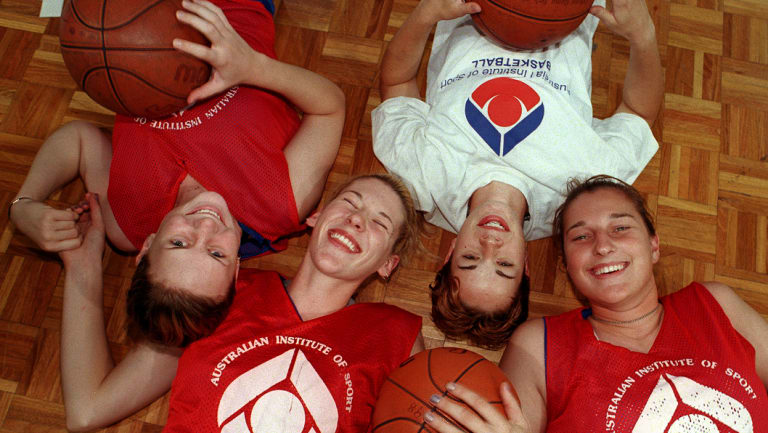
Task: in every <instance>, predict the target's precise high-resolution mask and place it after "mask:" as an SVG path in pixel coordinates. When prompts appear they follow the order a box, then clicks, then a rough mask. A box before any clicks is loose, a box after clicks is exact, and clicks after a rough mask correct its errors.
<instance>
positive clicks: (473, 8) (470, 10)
mask: <svg viewBox="0 0 768 433" xmlns="http://www.w3.org/2000/svg"><path fill="white" fill-rule="evenodd" d="M464 11H465V12H464V13H467V14H476V13H479V12H482V11H483V9H482V8H481V7H480V5H479V4H477V3H474V2H469V3H464Z"/></svg>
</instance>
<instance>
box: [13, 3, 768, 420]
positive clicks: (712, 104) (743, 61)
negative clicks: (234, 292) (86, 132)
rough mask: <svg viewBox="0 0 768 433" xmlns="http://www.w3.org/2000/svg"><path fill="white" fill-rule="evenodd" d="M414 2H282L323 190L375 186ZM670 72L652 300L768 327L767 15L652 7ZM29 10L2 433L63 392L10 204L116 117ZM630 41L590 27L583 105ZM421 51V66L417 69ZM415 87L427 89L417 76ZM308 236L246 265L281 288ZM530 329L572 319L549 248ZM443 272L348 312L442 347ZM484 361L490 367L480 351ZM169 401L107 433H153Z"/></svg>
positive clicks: (24, 17)
mask: <svg viewBox="0 0 768 433" xmlns="http://www.w3.org/2000/svg"><path fill="white" fill-rule="evenodd" d="M416 4H417V0H282V1H280V2H278V11H277V15H276V23H277V52H278V56H279V58H281V59H282V60H284V61H287V62H290V63H294V64H297V65H301V66H304V67H307V68H309V69H312V70H314V71H317V72H319V73H321V74H323V75H325V76H326V77H328V78H330V79H331V80H333V81H334V82H336V83H337V84H338V85H339V86H341V88H342V89H343V90H344V93H345V94H346V96H347V121H346V125H345V128H344V134H343V140H342V144H341V150H340V152H339V155H338V158H337V159H336V164H335V166H334V168H333V171H332V173H331V175H330V178H329V181H328V186H327V190H332V189H333V188H334V187H335V186H336V185H338V184H340V183H341V182H343V181H344V180H345V179H347V178H348V177H349V176H351V175H355V174H359V173H367V172H371V171H382V170H383V169H382V167H381V165H380V164H379V163H378V161H376V159H375V157H374V155H373V151H372V148H371V121H370V112H371V110H372V109H373V108H374V107H375V106H376V105H377V104H378V103H379V102H380V96H379V92H378V90H377V86H378V83H377V79H378V73H377V72H378V66H379V62H380V60H381V57H382V55H383V53H384V50H385V48H386V46H387V43H388V41H389V40H390V39H391V38H392V36H393V35H394V33H395V32H396V30H397V29H398V27H399V26H400V25H401V24H402V22H403V21H404V20H405V18H406V17H407V16H408V14H409V12H410V11H411V10H412V9H413V8H414V7H415V5H416ZM648 5H649V8H650V9H651V10H652V14H653V16H654V19H655V23H656V30H657V34H658V41H659V46H660V50H661V55H662V62H663V65H664V67H665V71H666V94H665V98H664V107H663V110H662V112H661V114H660V115H659V118H658V120H657V122H656V125H655V126H654V133H655V134H656V137H657V138H658V139H659V142H660V143H661V148H660V150H659V152H658V153H657V154H656V156H655V157H654V158H653V160H652V161H651V163H650V164H649V165H648V167H647V168H646V169H645V171H644V172H643V174H642V175H641V177H640V178H639V179H638V181H637V182H636V186H637V187H638V188H639V189H640V190H641V191H642V192H643V193H644V194H646V195H647V198H648V201H649V203H650V205H651V208H652V210H653V211H654V213H655V215H656V218H657V222H658V231H659V236H660V238H661V244H662V259H661V263H660V265H658V266H657V271H658V272H657V273H658V276H657V280H658V282H659V284H660V286H661V288H662V291H663V292H665V293H666V292H669V291H674V290H676V289H678V288H680V287H682V286H683V285H684V284H687V283H688V282H690V281H692V280H712V279H714V280H718V281H722V282H724V283H727V284H730V285H731V286H733V287H735V288H737V289H738V291H739V293H740V295H741V296H742V297H743V298H744V299H745V300H747V302H749V303H750V304H751V305H752V306H753V307H754V308H756V309H757V310H758V311H759V312H760V313H762V314H763V315H764V316H765V317H768V2H766V1H765V0H648ZM39 9H40V0H0V173H1V175H0V202H1V203H2V207H0V433H6V432H58V431H65V427H64V426H65V424H64V409H63V406H62V398H61V389H60V385H59V338H60V316H61V304H62V272H61V266H60V264H59V262H58V260H57V257H55V256H52V255H46V254H42V253H41V252H40V251H39V250H36V249H35V248H34V247H33V245H32V244H31V242H30V241H29V240H28V239H27V238H25V237H24V236H23V235H20V234H16V233H14V229H13V227H12V225H11V224H10V223H9V222H8V221H7V217H6V209H7V204H8V202H9V200H10V199H11V198H13V196H14V194H15V193H16V191H17V190H18V188H19V186H20V185H21V182H22V181H23V179H24V177H25V175H26V173H27V170H28V169H29V166H30V164H31V162H32V159H33V157H34V156H35V153H36V151H37V149H38V148H39V146H40V145H41V143H42V141H43V139H44V138H45V137H46V136H47V135H48V134H50V133H51V132H52V131H53V130H55V129H56V128H57V127H58V126H60V125H62V124H63V123H65V122H68V121H71V120H73V119H85V120H89V121H92V122H96V123H98V124H101V125H104V126H107V127H108V126H110V125H111V123H112V115H111V113H110V112H109V111H106V110H105V109H103V108H101V107H99V106H98V105H96V104H95V103H93V102H92V101H91V100H90V99H89V98H88V97H87V96H86V95H85V94H84V93H82V92H80V91H78V90H77V88H76V86H75V84H74V82H73V81H72V80H71V79H70V77H69V75H68V74H67V71H66V69H65V67H64V64H63V62H62V58H61V55H60V52H59V46H58V37H57V28H58V20H57V19H43V18H38V17H37V15H38V12H39ZM628 51H629V47H628V44H627V43H626V41H624V40H621V39H618V38H615V37H613V36H612V35H611V34H610V33H608V32H607V31H606V30H605V29H603V28H600V29H599V30H598V33H597V35H596V49H595V51H594V54H593V64H594V67H593V69H594V77H593V97H592V99H593V102H594V109H595V113H596V115H597V116H600V117H603V116H607V115H609V114H610V113H611V112H612V111H613V110H614V108H615V107H616V105H617V104H618V102H619V100H620V97H621V88H622V80H623V77H624V73H625V70H626V67H627V61H628V54H629V53H628ZM428 54H429V52H428V51H427V53H425V57H424V64H426V59H427V56H428ZM421 78H422V82H423V80H424V76H423V74H422V77H421ZM83 192H84V191H83V186H82V184H81V183H80V182H79V181H76V182H73V183H72V184H71V185H69V186H67V187H66V188H64V189H63V190H62V191H60V192H58V193H57V194H55V195H54V196H53V197H52V198H51V202H52V203H54V204H58V205H61V206H65V205H67V204H71V203H74V202H76V201H77V200H78V198H79V197H80V196H81V195H82V194H83ZM434 232H435V233H433V234H432V235H431V236H429V237H425V238H424V244H425V246H426V247H427V249H428V250H429V251H430V252H431V253H433V254H435V255H437V256H442V255H443V254H444V252H445V251H446V249H447V246H448V244H449V242H450V240H451V238H452V236H453V235H451V234H448V233H445V232H442V231H440V230H434ZM306 240H307V237H306V235H305V236H303V237H299V238H297V239H295V240H293V241H292V244H291V247H290V249H289V250H288V251H286V252H283V253H281V254H278V255H273V256H269V257H266V258H263V259H258V260H256V261H251V262H249V263H246V266H253V267H260V268H271V269H277V270H279V271H281V272H283V273H284V274H286V275H288V276H291V275H293V272H294V270H295V269H296V267H297V265H298V263H299V261H300V259H301V257H302V256H303V253H304V251H305V246H306ZM529 256H530V264H531V272H532V275H533V278H532V286H533V292H532V296H531V304H532V306H531V311H532V316H534V317H537V316H541V315H546V314H555V313H560V312H563V311H566V310H568V309H571V308H574V307H576V306H578V305H579V302H578V300H577V299H576V297H575V296H574V294H573V292H572V291H571V289H570V287H569V285H568V282H567V279H566V278H565V276H564V274H563V273H562V272H561V271H560V270H559V267H558V265H557V261H556V259H555V257H554V256H553V248H552V246H551V242H550V240H549V239H546V240H541V241H536V242H533V243H532V244H531V245H530V250H529ZM437 265H438V259H437V258H436V257H433V256H430V255H426V254H425V255H422V256H421V257H416V258H415V259H414V260H412V261H411V262H410V263H409V264H408V265H407V266H406V267H405V268H404V269H402V270H401V271H400V272H399V275H397V277H396V278H395V279H394V280H393V281H391V282H389V283H388V284H384V283H382V282H379V281H375V282H373V283H371V284H369V285H368V286H366V287H365V288H364V289H363V290H362V291H361V292H360V294H359V300H363V301H385V302H390V303H393V304H396V305H399V306H401V307H403V308H406V309H408V310H410V311H413V312H414V313H417V314H420V315H422V316H423V317H424V328H423V332H424V335H425V337H426V339H427V345H428V346H429V347H435V346H443V345H451V346H463V345H464V343H462V342H460V341H446V340H445V338H444V337H443V336H442V335H441V333H440V332H439V331H437V329H436V328H435V327H434V326H433V325H432V323H431V322H430V320H429V311H430V304H429V296H428V290H427V285H428V284H429V282H430V281H431V279H432V276H433V271H434V270H435V269H436V267H437ZM132 271H133V267H132V258H131V257H127V256H124V255H120V254H117V253H115V252H114V251H111V250H108V251H107V254H106V257H105V259H104V273H105V280H104V285H105V287H104V291H105V306H104V311H105V317H106V318H107V323H108V330H107V333H108V337H109V339H110V342H111V348H112V349H113V353H114V355H115V357H117V358H120V357H121V356H123V355H124V353H125V352H126V351H127V348H128V346H127V340H126V338H125V334H124V332H123V323H124V311H123V309H124V305H123V303H124V294H125V291H126V289H127V287H128V284H129V279H130V275H131V273H132ZM481 352H482V353H484V354H485V355H486V356H488V357H489V358H491V359H493V360H498V358H499V356H500V355H501V353H500V352H488V351H481ZM166 414H167V396H166V398H164V399H161V400H159V401H157V402H155V403H154V404H152V405H150V406H149V407H147V408H145V409H143V410H141V411H140V412H138V413H137V414H135V415H133V416H132V417H130V418H129V419H127V420H125V421H123V422H121V423H119V424H117V425H114V426H112V427H110V428H108V429H105V430H103V431H104V432H144V433H148V432H159V431H160V430H161V428H162V425H163V423H164V420H165V417H166Z"/></svg>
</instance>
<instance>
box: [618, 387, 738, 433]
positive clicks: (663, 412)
mask: <svg viewBox="0 0 768 433" xmlns="http://www.w3.org/2000/svg"><path fill="white" fill-rule="evenodd" d="M662 431H663V432H669V433H689V432H690V433H718V432H731V431H732V432H734V433H752V431H753V428H752V417H751V416H750V414H749V411H747V409H746V408H745V407H744V406H743V405H742V404H741V403H739V402H738V401H736V400H735V399H733V398H732V397H730V396H727V395H725V394H723V393H722V392H720V391H717V390H715V389H712V388H710V387H707V386H704V385H701V384H699V383H697V382H695V381H693V380H691V379H689V378H687V377H682V376H673V375H671V374H662V375H661V377H659V381H658V382H657V383H656V387H655V388H654V389H653V392H652V393H651V396H650V398H649V399H648V402H647V403H646V404H645V408H643V412H642V413H641V414H640V417H639V418H638V420H637V423H636V424H635V428H634V429H632V432H633V433H646V432H662Z"/></svg>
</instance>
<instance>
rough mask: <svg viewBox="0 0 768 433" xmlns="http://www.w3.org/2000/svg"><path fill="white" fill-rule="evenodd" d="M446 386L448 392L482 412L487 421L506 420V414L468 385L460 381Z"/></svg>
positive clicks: (479, 412) (481, 414)
mask: <svg viewBox="0 0 768 433" xmlns="http://www.w3.org/2000/svg"><path fill="white" fill-rule="evenodd" d="M445 388H446V389H448V392H450V393H451V395H452V396H454V397H456V398H458V399H459V400H461V401H463V402H464V403H465V404H466V405H467V406H469V407H471V408H472V409H473V410H474V411H475V412H477V413H478V414H480V416H481V417H482V418H483V419H485V420H486V421H489V422H503V421H506V419H505V418H504V415H502V414H501V412H499V411H498V410H497V409H496V408H494V407H493V406H492V405H491V404H490V403H489V402H488V400H486V399H485V398H483V397H481V396H480V395H479V394H478V393H476V392H474V391H473V390H471V389H469V388H467V387H466V386H464V385H462V384H460V383H453V382H450V383H448V384H446V385H445ZM457 406H458V405H457ZM459 407H461V406H459ZM469 412H471V411H469ZM450 415H451V416H453V414H450ZM462 424H463V422H462ZM467 427H469V426H467Z"/></svg>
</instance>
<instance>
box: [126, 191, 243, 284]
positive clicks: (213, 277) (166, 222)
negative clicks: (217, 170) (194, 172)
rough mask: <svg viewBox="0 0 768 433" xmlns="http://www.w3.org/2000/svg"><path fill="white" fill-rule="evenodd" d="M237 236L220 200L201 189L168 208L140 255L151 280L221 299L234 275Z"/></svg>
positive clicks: (235, 226) (222, 200)
mask: <svg viewBox="0 0 768 433" xmlns="http://www.w3.org/2000/svg"><path fill="white" fill-rule="evenodd" d="M241 234H242V231H241V229H240V226H239V225H238V224H237V221H236V220H235V219H234V217H233V216H232V214H231V213H230V212H229V208H228V207H227V203H226V202H225V201H224V199H223V198H222V197H221V196H220V195H219V194H216V193H215V192H210V191H206V192H203V193H201V194H199V195H197V196H196V197H194V198H193V199H192V200H190V201H188V202H187V203H185V204H183V205H181V206H178V207H176V208H173V209H172V210H171V211H170V212H168V214H166V216H165V217H164V218H163V221H162V222H161V223H160V227H159V228H158V229H157V233H155V234H152V235H150V236H149V237H148V238H147V240H146V241H145V243H144V248H142V251H141V252H140V253H139V254H140V255H141V254H149V258H150V262H151V263H152V266H151V273H152V275H151V278H152V279H153V280H155V281H157V282H159V283H163V284H165V285H168V286H170V287H174V288H179V289H184V290H188V291H189V292H190V293H191V294H194V295H198V296H205V297H213V298H215V299H223V297H224V296H225V295H226V293H227V290H228V289H229V287H230V285H231V284H232V281H233V280H234V278H235V275H236V273H237V267H238V256H237V254H238V249H239V248H240V236H241Z"/></svg>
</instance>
